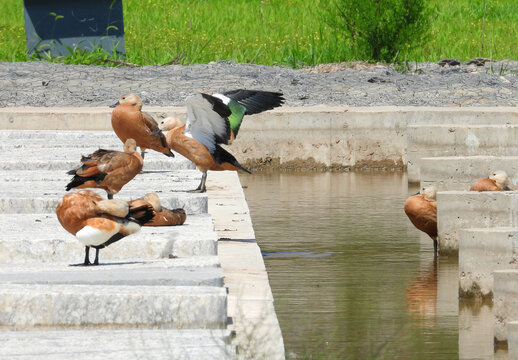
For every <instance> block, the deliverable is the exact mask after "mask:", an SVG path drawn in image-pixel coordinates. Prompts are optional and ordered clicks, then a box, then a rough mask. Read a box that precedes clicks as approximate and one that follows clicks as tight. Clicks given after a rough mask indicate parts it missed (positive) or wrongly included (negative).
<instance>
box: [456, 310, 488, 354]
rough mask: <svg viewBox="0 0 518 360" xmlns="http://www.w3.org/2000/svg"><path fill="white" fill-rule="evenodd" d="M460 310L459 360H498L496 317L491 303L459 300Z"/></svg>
mask: <svg viewBox="0 0 518 360" xmlns="http://www.w3.org/2000/svg"><path fill="white" fill-rule="evenodd" d="M457 304H458V305H457V306H458V308H459V325H458V326H459V359H463V360H470V359H495V360H496V359H498V357H496V356H494V352H495V345H494V331H493V326H494V323H495V317H494V315H493V309H492V306H491V303H490V302H479V303H477V304H474V303H473V302H467V301H461V302H459V301H458V300H457Z"/></svg>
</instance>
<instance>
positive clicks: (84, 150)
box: [0, 130, 195, 170]
mask: <svg viewBox="0 0 518 360" xmlns="http://www.w3.org/2000/svg"><path fill="white" fill-rule="evenodd" d="M0 139H1V140H2V144H0V149H4V150H5V151H1V152H0V169H2V170H35V169H41V170H45V169H46V170H60V169H62V170H70V169H72V168H75V167H78V166H79V164H80V159H81V156H82V155H88V154H90V153H92V152H94V151H96V150H97V149H99V148H103V149H109V150H118V151H122V150H123V144H122V142H121V141H120V140H119V138H117V136H116V135H115V133H114V132H113V131H64V130H57V131H50V130H38V131H34V130H3V131H2V135H0ZM176 155H177V156H175V157H174V158H170V157H167V156H165V155H163V154H160V153H158V152H156V151H152V150H148V151H147V152H146V155H145V158H144V170H181V169H194V168H195V166H194V164H193V163H192V162H191V161H189V160H187V159H186V158H184V157H183V156H181V155H179V154H176Z"/></svg>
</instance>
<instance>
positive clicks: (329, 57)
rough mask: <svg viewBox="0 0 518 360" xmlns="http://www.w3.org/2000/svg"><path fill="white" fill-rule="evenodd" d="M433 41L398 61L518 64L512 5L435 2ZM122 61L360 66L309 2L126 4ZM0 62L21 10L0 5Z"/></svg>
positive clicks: (19, 32) (154, 0) (9, 52)
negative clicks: (485, 59) (352, 63)
mask: <svg viewBox="0 0 518 360" xmlns="http://www.w3.org/2000/svg"><path fill="white" fill-rule="evenodd" d="M431 3H433V4H434V5H435V6H436V11H435V12H434V20H433V24H432V29H431V31H432V37H431V40H430V41H429V42H428V43H427V44H425V45H424V46H422V47H420V48H418V49H413V50H407V51H403V52H402V53H401V54H400V58H399V59H400V60H404V59H406V60H411V61H428V60H430V61H436V60H439V59H442V58H446V57H453V58H458V59H461V60H468V59H471V58H474V57H490V58H495V59H504V58H513V59H516V58H518V54H517V51H518V50H517V49H518V27H517V26H516V24H517V23H518V2H517V1H516V0H458V1H448V0H434V1H431ZM123 5H124V23H125V33H126V34H125V41H126V52H127V58H126V61H128V62H132V63H137V64H141V65H145V64H155V63H156V64H164V63H167V62H169V61H171V60H173V59H176V61H177V62H178V63H181V64H192V63H207V62H210V61H214V60H233V61H235V62H249V63H258V64H266V65H272V64H282V65H289V66H301V65H314V64H318V63H328V62H338V61H351V60H364V59H358V58H357V57H356V55H355V49H354V48H352V47H351V46H350V45H349V44H348V43H347V41H346V40H344V38H343V36H342V35H341V34H337V33H335V32H333V31H332V30H331V29H330V28H328V27H327V25H325V23H324V21H323V19H322V17H321V16H320V15H319V11H318V6H317V2H315V1H312V0H269V1H259V0H256V1H247V0H228V1H220V0H206V1H200V0H198V1H178V0H124V1H123ZM0 13H1V14H3V15H2V17H1V19H0V38H1V39H3V41H2V42H0V61H25V60H26V53H25V32H24V31H25V30H24V25H23V9H22V2H21V1H18V0H2V1H0Z"/></svg>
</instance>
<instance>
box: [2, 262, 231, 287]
mask: <svg viewBox="0 0 518 360" xmlns="http://www.w3.org/2000/svg"><path fill="white" fill-rule="evenodd" d="M214 258H216V257H213V258H212V259H209V258H201V259H196V260H197V261H196V262H195V263H194V266H193V264H192V262H186V261H183V262H182V261H178V259H161V260H153V261H150V260H145V259H130V260H127V261H125V262H119V263H105V264H102V265H100V266H69V265H68V264H66V263H50V264H44V265H43V264H41V263H40V264H29V265H19V264H16V265H13V264H9V265H0V283H1V284H27V285H32V284H79V285H136V286H139V285H160V286H162V285H164V286H165V285H167V286H223V273H222V270H221V268H220V266H219V263H217V262H216V263H215V261H214ZM193 260H194V259H193ZM182 263H183V265H182ZM211 263H212V265H213V266H207V265H208V264H211ZM197 264H199V266H196V265H197Z"/></svg>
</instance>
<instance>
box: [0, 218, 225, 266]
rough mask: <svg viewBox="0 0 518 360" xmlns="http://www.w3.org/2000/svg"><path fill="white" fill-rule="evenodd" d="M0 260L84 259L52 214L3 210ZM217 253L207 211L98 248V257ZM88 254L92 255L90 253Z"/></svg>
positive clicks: (203, 254) (19, 261)
mask: <svg viewBox="0 0 518 360" xmlns="http://www.w3.org/2000/svg"><path fill="white" fill-rule="evenodd" d="M0 228H2V233H1V234H0V264H5V263H30V262H56V261H57V262H65V261H68V262H71V263H78V262H80V261H82V260H81V259H84V246H83V245H82V244H81V243H80V242H79V241H77V240H76V239H75V237H74V236H73V235H72V234H70V233H68V232H67V231H66V230H65V229H63V227H62V226H61V224H60V223H59V221H58V220H57V217H56V215H55V214H5V215H3V216H2V217H0ZM216 254H217V235H216V233H215V231H214V226H213V224H212V218H211V217H210V215H208V214H202V215H188V216H187V219H186V221H185V223H184V224H183V225H179V226H144V227H142V228H141V231H140V232H138V233H136V234H132V235H130V236H126V237H125V238H123V239H121V240H119V241H117V242H115V243H113V244H111V245H110V246H108V247H106V248H104V249H101V251H100V261H101V262H107V261H113V260H125V259H132V258H142V259H157V258H167V257H169V255H174V256H180V257H185V256H209V255H216ZM91 256H93V255H92V254H91Z"/></svg>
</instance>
